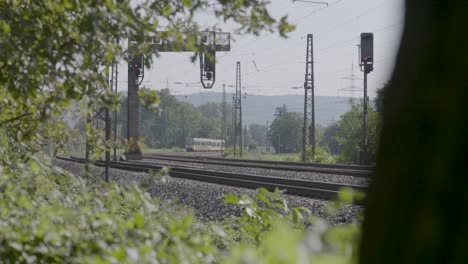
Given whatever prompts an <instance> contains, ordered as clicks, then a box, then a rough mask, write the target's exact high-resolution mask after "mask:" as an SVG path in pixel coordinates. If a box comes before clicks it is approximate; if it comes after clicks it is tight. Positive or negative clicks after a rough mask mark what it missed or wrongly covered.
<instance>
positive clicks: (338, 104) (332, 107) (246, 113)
mask: <svg viewBox="0 0 468 264" xmlns="http://www.w3.org/2000/svg"><path fill="white" fill-rule="evenodd" d="M186 96H187V98H185V100H187V102H189V103H191V104H193V105H195V106H199V105H202V104H204V103H208V102H218V103H221V93H215V92H209V93H197V94H187V95H186ZM176 97H177V99H178V100H184V96H176ZM232 97H233V94H232V93H226V102H227V104H229V105H230V104H232ZM283 104H285V105H286V106H287V108H288V111H289V112H300V113H303V112H304V97H303V96H301V95H275V96H262V95H247V97H246V98H245V99H242V110H243V122H244V124H246V125H249V124H254V123H256V124H265V123H266V122H267V121H268V122H270V123H271V122H272V121H273V119H274V118H275V116H274V115H275V112H276V108H277V107H280V106H282V105H283ZM349 110H350V105H349V98H348V97H338V96H316V97H315V120H316V121H315V122H316V124H317V125H321V126H328V125H329V124H332V123H333V122H336V121H338V120H339V118H340V116H341V115H342V114H344V113H345V112H347V111H349ZM228 114H229V113H228Z"/></svg>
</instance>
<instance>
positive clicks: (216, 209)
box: [54, 160, 363, 224]
mask: <svg viewBox="0 0 468 264" xmlns="http://www.w3.org/2000/svg"><path fill="white" fill-rule="evenodd" d="M54 165H56V166H59V167H61V168H63V169H66V170H68V171H69V172H71V173H73V174H75V175H77V176H80V177H82V176H84V165H83V164H79V163H74V162H69V161H63V160H54ZM92 170H93V172H94V173H96V174H99V173H102V171H103V168H98V167H93V168H92ZM109 174H110V175H109V176H110V180H111V181H115V182H117V183H119V184H120V185H122V186H131V185H132V184H133V183H137V184H138V185H140V186H144V188H145V189H146V190H147V191H148V192H149V193H150V194H151V195H153V196H155V197H158V198H159V199H161V200H163V201H167V202H170V203H174V204H177V205H182V206H184V207H186V208H187V210H193V212H194V213H195V215H196V216H197V217H198V218H199V219H200V220H202V221H211V220H222V219H224V218H226V217H229V216H238V215H240V213H241V209H240V207H238V206H236V205H232V204H224V202H223V201H224V195H225V194H233V195H242V194H247V195H250V196H253V195H255V190H252V189H247V188H241V187H233V186H226V185H221V184H213V183H206V182H201V181H194V180H187V179H180V178H174V177H163V178H162V179H161V178H157V177H156V176H153V175H150V174H148V173H142V172H130V171H124V170H117V169H112V168H111V169H110V173H109ZM282 196H283V198H285V199H286V200H287V201H288V203H289V204H290V206H303V207H305V208H307V209H309V210H310V211H311V212H312V214H314V215H316V216H319V217H322V218H325V219H327V220H328V221H329V222H330V223H332V224H336V223H344V222H350V221H351V220H352V216H353V215H355V214H356V213H357V212H362V210H363V209H362V207H360V206H355V205H348V206H346V207H344V208H343V209H341V210H340V211H339V212H338V213H337V214H335V215H334V216H330V215H328V214H327V213H326V210H327V205H328V203H329V202H327V201H323V200H317V199H310V198H305V197H299V196H292V195H282Z"/></svg>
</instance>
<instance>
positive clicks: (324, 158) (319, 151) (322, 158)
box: [299, 146, 336, 163]
mask: <svg viewBox="0 0 468 264" xmlns="http://www.w3.org/2000/svg"><path fill="white" fill-rule="evenodd" d="M299 158H300V159H302V153H299ZM306 162H318V163H336V159H335V157H333V155H332V154H330V152H328V151H327V149H326V148H324V147H322V146H318V147H316V148H315V156H314V158H312V150H311V149H306Z"/></svg>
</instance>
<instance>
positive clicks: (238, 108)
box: [234, 61, 242, 157]
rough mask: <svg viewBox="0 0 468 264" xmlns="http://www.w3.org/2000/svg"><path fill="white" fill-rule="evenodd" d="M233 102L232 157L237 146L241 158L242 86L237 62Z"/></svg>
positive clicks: (239, 67)
mask: <svg viewBox="0 0 468 264" xmlns="http://www.w3.org/2000/svg"><path fill="white" fill-rule="evenodd" d="M234 101H235V102H234V157H236V154H237V153H236V149H237V144H239V155H240V157H242V85H241V66H240V62H239V61H238V62H237V68H236V95H235V100H234Z"/></svg>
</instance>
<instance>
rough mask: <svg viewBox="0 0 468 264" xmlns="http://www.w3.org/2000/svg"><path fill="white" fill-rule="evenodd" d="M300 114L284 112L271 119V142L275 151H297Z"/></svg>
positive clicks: (299, 143) (300, 122) (300, 125)
mask: <svg viewBox="0 0 468 264" xmlns="http://www.w3.org/2000/svg"><path fill="white" fill-rule="evenodd" d="M302 122H303V119H302V115H301V114H300V113H295V112H286V113H283V114H282V115H279V116H277V117H276V118H275V120H273V122H272V123H271V126H270V131H271V138H270V140H271V143H272V145H273V147H274V148H275V149H276V152H277V153H293V152H298V151H299V150H300V147H301V136H302Z"/></svg>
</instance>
